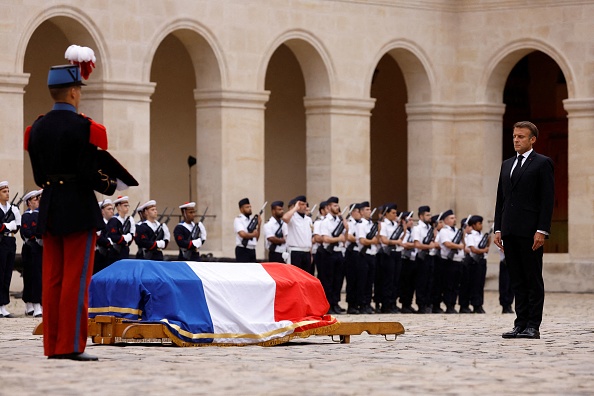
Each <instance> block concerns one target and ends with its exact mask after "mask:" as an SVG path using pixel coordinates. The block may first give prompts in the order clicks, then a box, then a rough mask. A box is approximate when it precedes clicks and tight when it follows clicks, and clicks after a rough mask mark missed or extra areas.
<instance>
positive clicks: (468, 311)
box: [460, 307, 473, 314]
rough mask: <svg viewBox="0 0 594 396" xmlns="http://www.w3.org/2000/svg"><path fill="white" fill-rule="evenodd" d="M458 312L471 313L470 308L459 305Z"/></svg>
mask: <svg viewBox="0 0 594 396" xmlns="http://www.w3.org/2000/svg"><path fill="white" fill-rule="evenodd" d="M460 313H462V314H467V313H473V312H472V310H471V309H470V308H468V307H460Z"/></svg>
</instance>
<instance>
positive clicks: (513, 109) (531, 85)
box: [502, 51, 568, 253]
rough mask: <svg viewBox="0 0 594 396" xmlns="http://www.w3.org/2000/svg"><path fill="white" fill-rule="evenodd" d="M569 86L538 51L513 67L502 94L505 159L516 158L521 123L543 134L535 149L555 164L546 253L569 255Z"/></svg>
mask: <svg viewBox="0 0 594 396" xmlns="http://www.w3.org/2000/svg"><path fill="white" fill-rule="evenodd" d="M564 99H567V83H566V81H565V76H564V75H563V72H562V71H561V69H560V68H559V66H558V65H557V63H555V61H554V60H553V59H551V58H550V57H549V56H548V55H546V54H544V53H542V52H539V51H535V52H532V53H530V54H528V55H526V56H525V57H523V58H522V59H520V61H519V62H518V63H517V64H516V65H515V66H514V68H513V69H512V71H511V73H510V74H509V76H508V78H507V82H506V84H505V90H504V92H503V102H504V103H505V105H506V106H505V114H504V115H503V135H502V137H503V150H502V151H503V159H507V158H510V157H513V156H514V155H515V152H514V149H513V145H512V130H513V125H514V123H516V122H518V121H531V122H533V123H534V124H535V125H536V126H537V127H538V130H539V132H540V134H539V137H538V140H537V142H536V144H535V147H534V149H535V150H536V151H537V152H538V153H541V154H543V155H546V156H547V157H550V158H551V159H552V160H553V161H554V162H555V209H554V211H553V223H552V225H551V239H550V240H549V242H548V243H547V244H545V253H567V252H568V237H567V197H568V192H567V185H568V176H567V130H568V127H567V113H566V112H565V109H564V108H563V100H564Z"/></svg>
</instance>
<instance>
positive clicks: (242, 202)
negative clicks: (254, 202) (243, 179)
mask: <svg viewBox="0 0 594 396" xmlns="http://www.w3.org/2000/svg"><path fill="white" fill-rule="evenodd" d="M249 204H250V200H249V199H247V198H244V199H242V200H240V201H239V207H240V208H241V207H242V206H243V205H249Z"/></svg>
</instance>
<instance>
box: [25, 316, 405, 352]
mask: <svg viewBox="0 0 594 396" xmlns="http://www.w3.org/2000/svg"><path fill="white" fill-rule="evenodd" d="M363 333H367V334H369V335H382V336H384V338H385V340H386V341H396V337H397V336H399V335H401V334H404V327H403V326H402V324H400V323H399V322H340V323H339V324H338V326H337V327H335V328H333V329H332V330H331V331H329V332H325V333H324V334H316V335H318V336H330V338H331V339H332V341H334V342H337V343H340V344H349V343H350V342H351V336H352V335H361V334H363ZM33 334H34V335H43V323H39V324H38V325H37V327H35V329H34V330H33ZM88 335H89V337H90V338H91V339H92V341H93V343H95V344H106V345H116V344H135V343H136V344H149V343H160V344H163V345H172V344H173V345H177V346H180V347H191V346H217V345H220V344H216V343H212V344H194V343H189V342H184V341H182V340H179V339H177V338H176V337H170V333H169V331H168V329H167V326H166V325H164V324H162V323H142V322H140V321H134V320H127V319H122V318H117V317H115V316H96V317H95V318H93V319H89V329H88ZM255 345H258V344H255Z"/></svg>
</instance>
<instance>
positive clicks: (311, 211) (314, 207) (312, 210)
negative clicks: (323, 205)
mask: <svg viewBox="0 0 594 396" xmlns="http://www.w3.org/2000/svg"><path fill="white" fill-rule="evenodd" d="M317 207H318V204H315V205H314V206H313V208H311V210H310V211H309V214H308V216H309V217H312V215H313V212H314V210H316V208H317Z"/></svg>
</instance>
